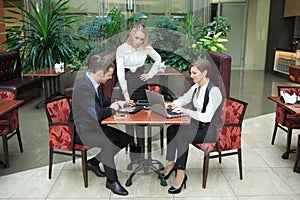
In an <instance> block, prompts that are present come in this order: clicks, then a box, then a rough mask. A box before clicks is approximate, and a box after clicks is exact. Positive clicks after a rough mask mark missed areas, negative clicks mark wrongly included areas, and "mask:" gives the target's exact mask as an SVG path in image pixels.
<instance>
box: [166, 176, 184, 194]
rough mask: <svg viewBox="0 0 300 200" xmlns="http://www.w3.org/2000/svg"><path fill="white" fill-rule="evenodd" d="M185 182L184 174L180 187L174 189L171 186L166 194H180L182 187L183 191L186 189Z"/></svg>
mask: <svg viewBox="0 0 300 200" xmlns="http://www.w3.org/2000/svg"><path fill="white" fill-rule="evenodd" d="M186 181H187V175H186V174H185V175H184V179H183V181H182V183H181V186H180V187H179V188H175V187H173V186H172V187H170V188H169V190H168V192H169V193H170V194H178V193H180V192H181V189H182V186H183V187H184V189H186Z"/></svg>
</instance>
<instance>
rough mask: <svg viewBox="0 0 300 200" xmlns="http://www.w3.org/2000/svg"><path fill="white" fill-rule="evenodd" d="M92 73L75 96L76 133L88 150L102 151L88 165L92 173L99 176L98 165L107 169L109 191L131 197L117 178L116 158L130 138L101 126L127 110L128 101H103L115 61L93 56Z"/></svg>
mask: <svg viewBox="0 0 300 200" xmlns="http://www.w3.org/2000/svg"><path fill="white" fill-rule="evenodd" d="M89 69H90V71H89V72H87V73H86V74H85V75H84V77H83V78H80V79H78V80H76V82H75V84H74V91H73V96H72V111H73V117H74V122H75V126H76V130H77V132H78V136H79V137H80V140H81V141H82V143H83V144H84V145H86V146H89V147H100V148H101V151H100V153H99V154H97V155H96V156H95V157H94V158H92V159H91V160H89V161H88V167H89V169H92V170H93V171H94V172H96V174H97V173H98V172H99V173H98V175H100V174H101V173H100V172H101V171H100V168H99V162H100V161H101V162H102V163H103V166H104V170H105V175H106V177H107V180H106V187H107V188H108V189H110V190H111V191H112V192H113V193H115V194H118V195H128V192H127V190H126V189H125V188H124V187H123V186H122V185H121V184H120V182H119V180H118V176H117V171H116V166H115V161H114V156H115V155H116V154H117V153H118V152H119V151H120V150H121V149H122V148H124V147H125V146H127V145H128V143H129V136H128V135H127V134H126V133H124V132H122V131H120V130H118V129H115V128H113V127H110V126H107V125H101V121H102V120H103V119H105V118H107V117H110V116H111V115H114V114H115V112H116V110H118V109H119V108H120V107H123V106H124V103H125V101H115V102H114V103H112V100H111V99H110V98H102V96H101V94H100V92H98V91H100V90H99V87H100V83H105V82H106V81H107V80H108V79H111V78H112V74H113V71H114V65H113V64H112V60H111V59H108V58H105V57H100V56H98V55H93V56H91V57H90V59H89Z"/></svg>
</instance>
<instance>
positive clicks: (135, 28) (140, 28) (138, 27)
mask: <svg viewBox="0 0 300 200" xmlns="http://www.w3.org/2000/svg"><path fill="white" fill-rule="evenodd" d="M137 31H141V32H143V33H145V41H144V43H143V45H142V46H143V47H144V48H145V47H146V46H148V44H149V31H148V28H147V27H146V26H145V25H143V24H135V25H134V26H133V28H132V29H131V31H130V34H129V37H128V39H127V41H126V42H127V43H128V44H130V45H132V44H133V38H134V35H135V33H136V32H137Z"/></svg>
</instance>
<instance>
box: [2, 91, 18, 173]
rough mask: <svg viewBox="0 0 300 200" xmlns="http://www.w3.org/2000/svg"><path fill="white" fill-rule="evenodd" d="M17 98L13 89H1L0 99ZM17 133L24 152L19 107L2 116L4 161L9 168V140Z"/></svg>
mask: <svg viewBox="0 0 300 200" xmlns="http://www.w3.org/2000/svg"><path fill="white" fill-rule="evenodd" d="M15 98H16V94H15V91H13V90H11V91H10V90H8V89H6V90H1V89H0V99H2V100H13V99H15ZM15 135H16V136H17V138H18V142H19V147H20V151H21V152H23V145H22V140H21V133H20V124H19V113H18V109H15V110H13V111H11V112H9V113H7V114H6V115H4V116H0V136H1V137H2V145H3V151H4V162H5V165H6V167H7V168H8V167H9V157H8V140H9V139H11V138H12V137H13V136H15Z"/></svg>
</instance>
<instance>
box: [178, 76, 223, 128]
mask: <svg viewBox="0 0 300 200" xmlns="http://www.w3.org/2000/svg"><path fill="white" fill-rule="evenodd" d="M208 82H209V81H207V83H206V84H205V85H203V86H202V87H201V88H200V94H199V96H198V98H197V97H196V94H195V95H194V98H193V99H192V97H193V94H194V92H195V89H197V90H198V88H199V84H198V83H195V84H194V85H193V86H192V87H191V88H190V89H189V90H188V91H187V92H186V93H185V94H184V95H183V96H181V97H179V98H178V99H176V100H174V101H173V103H174V104H175V105H177V106H180V107H182V106H185V105H187V104H189V103H191V102H193V105H194V107H195V108H196V110H191V109H186V111H187V114H188V115H189V116H190V117H191V118H193V119H195V120H197V121H201V122H204V123H206V122H211V120H212V117H213V115H214V113H215V111H216V110H217V108H218V107H219V105H220V104H221V102H222V94H221V91H220V89H219V88H218V87H215V86H214V87H212V88H211V89H210V92H209V101H208V104H207V106H206V111H205V112H204V113H201V111H202V107H203V102H204V97H205V91H206V88H207V85H208ZM196 93H197V91H196Z"/></svg>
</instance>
